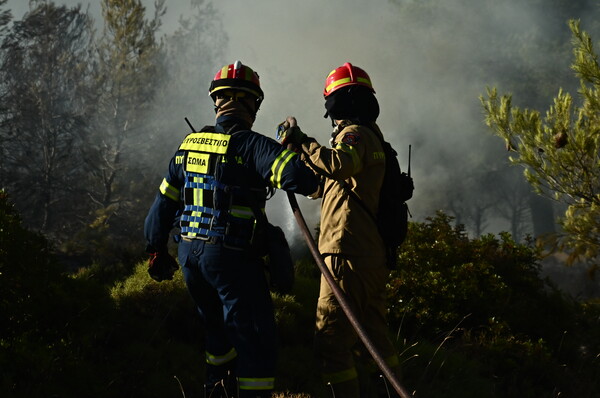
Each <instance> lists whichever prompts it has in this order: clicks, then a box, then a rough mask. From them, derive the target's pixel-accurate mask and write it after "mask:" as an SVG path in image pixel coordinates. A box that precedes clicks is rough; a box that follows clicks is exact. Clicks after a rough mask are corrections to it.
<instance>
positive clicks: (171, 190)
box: [159, 178, 179, 202]
mask: <svg viewBox="0 0 600 398" xmlns="http://www.w3.org/2000/svg"><path fill="white" fill-rule="evenodd" d="M159 190H160V193H162V194H163V195H165V196H166V197H167V198H169V199H171V200H174V201H175V202H179V189H177V188H175V187H174V186H173V185H171V184H169V183H168V182H167V179H166V178H163V180H162V183H161V184H160V188H159Z"/></svg>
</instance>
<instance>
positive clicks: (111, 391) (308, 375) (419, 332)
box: [0, 194, 600, 398]
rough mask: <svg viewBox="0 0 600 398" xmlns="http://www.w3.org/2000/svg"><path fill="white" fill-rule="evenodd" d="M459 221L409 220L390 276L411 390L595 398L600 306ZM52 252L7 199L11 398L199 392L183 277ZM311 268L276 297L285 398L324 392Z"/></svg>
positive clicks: (2, 354)
mask: <svg viewBox="0 0 600 398" xmlns="http://www.w3.org/2000/svg"><path fill="white" fill-rule="evenodd" d="M451 222H452V219H451V218H450V217H447V216H445V215H443V214H438V215H437V216H436V217H433V218H431V219H428V220H427V222H425V223H411V224H410V235H409V237H408V239H407V241H406V242H405V244H404V246H403V248H402V250H401V252H400V253H399V260H400V268H399V269H398V270H395V271H393V272H392V277H391V279H390V283H389V286H388V292H389V297H390V306H389V314H390V325H391V326H392V329H391V333H393V334H395V335H396V336H398V346H399V348H400V351H401V361H402V363H403V369H404V380H403V384H404V385H405V386H407V387H409V390H411V391H416V393H415V394H416V395H415V396H427V397H440V396H443V397H446V398H447V397H450V398H452V397H461V398H464V397H480V396H486V397H492V398H493V397H516V396H518V397H538V396H558V395H557V394H558V393H559V392H560V393H561V395H562V396H578V397H584V398H585V397H592V396H597V395H598V392H599V391H600V385H598V380H600V377H599V376H600V374H598V367H597V363H596V361H597V359H596V357H597V355H598V352H599V351H600V321H599V319H600V303H599V302H597V301H596V302H594V301H589V302H586V303H576V302H573V301H571V300H568V299H566V298H564V297H563V296H562V295H560V294H559V293H558V292H557V291H556V290H555V289H554V288H552V287H551V286H548V285H547V284H546V283H545V282H544V281H542V280H541V279H540V278H539V266H538V265H537V251H536V249H535V248H533V247H530V246H528V245H519V244H516V243H515V242H514V241H512V240H511V239H510V237H509V236H508V235H506V234H503V235H502V236H500V237H498V238H495V237H493V236H485V237H482V238H480V239H475V240H471V239H469V238H468V237H467V236H466V234H465V233H464V230H463V229H462V228H461V227H452V226H451ZM50 251H51V250H50V245H49V244H48V242H47V241H46V240H45V239H44V238H43V237H42V236H40V235H37V234H35V233H31V232H30V231H27V230H26V229H24V228H23V227H22V225H21V221H20V217H19V215H18V213H17V212H16V210H15V209H14V207H13V206H12V205H11V204H10V203H9V201H8V198H7V196H6V194H2V195H1V196H0V322H1V323H2V325H3V328H2V329H1V330H0V366H2V369H3V370H4V371H3V373H2V376H0V395H1V396H3V397H17V396H28V397H38V396H39V397H42V396H48V395H54V396H72V395H74V394H78V395H85V396H87V397H98V398H100V397H106V396H127V395H129V396H144V397H155V396H156V397H158V396H180V395H181V391H184V393H185V394H186V396H198V395H201V386H202V375H203V366H204V365H203V358H202V327H201V325H200V323H199V320H198V317H197V316H195V315H194V314H195V309H194V306H193V304H192V300H191V299H190V298H189V297H188V293H187V292H186V289H185V286H184V283H183V280H182V274H181V272H177V273H176V274H175V278H174V279H173V280H172V281H165V282H162V283H156V282H155V281H153V280H151V279H150V277H149V276H148V274H147V272H146V269H147V266H146V263H145V262H138V263H135V264H132V265H129V266H119V265H115V266H114V267H107V266H105V265H100V264H96V265H93V266H91V267H86V268H81V269H79V270H76V271H74V272H66V268H65V267H64V266H63V265H62V264H61V263H59V262H57V261H56V260H55V259H54V258H53V257H52V255H51V254H50ZM303 262H304V265H303V267H304V271H303V274H297V278H296V285H295V287H294V290H293V292H292V294H290V295H278V294H273V295H272V297H273V301H274V305H275V308H276V320H277V324H278V328H279V341H278V342H277V343H278V345H279V351H280V355H279V362H278V374H277V379H276V380H277V381H276V383H277V384H276V388H277V391H278V393H277V396H280V397H285V396H289V397H306V396H322V395H323V394H324V393H325V391H324V388H323V386H322V385H321V383H320V378H319V376H318V370H317V368H316V367H315V366H314V361H313V352H312V338H313V330H314V311H315V306H316V300H317V296H318V290H319V278H317V277H315V276H314V275H312V273H310V272H309V271H308V267H309V261H308V260H304V261H303ZM313 266H314V267H316V265H314V263H313ZM299 269H300V268H299ZM31 380H36V383H30V381H31Z"/></svg>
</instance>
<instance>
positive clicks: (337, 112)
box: [279, 63, 400, 398]
mask: <svg viewBox="0 0 600 398" xmlns="http://www.w3.org/2000/svg"><path fill="white" fill-rule="evenodd" d="M373 94H374V90H373V87H372V85H371V81H370V79H369V76H368V75H367V73H366V72H365V71H364V70H362V69H360V68H358V67H356V66H353V65H351V64H350V63H346V64H344V65H343V66H341V67H339V68H337V69H335V70H333V71H332V72H331V73H330V74H329V76H328V77H327V80H326V84H325V90H324V95H325V100H326V103H325V107H326V108H327V114H326V116H327V115H329V116H330V117H331V119H332V121H333V124H334V131H333V134H332V140H331V144H332V145H331V146H332V147H331V148H329V147H326V146H322V145H320V144H319V143H317V141H316V140H315V139H313V138H310V137H307V136H306V135H305V134H304V133H303V132H302V131H301V130H300V129H299V127H297V124H296V120H295V118H293V117H288V118H287V120H286V126H288V125H289V126H290V128H288V129H287V130H286V131H285V133H283V134H282V135H283V136H282V137H279V140H280V142H281V143H282V144H296V145H297V146H299V148H298V149H299V150H300V149H301V152H302V156H303V159H304V160H305V162H306V163H307V164H309V165H310V166H311V167H312V168H313V170H315V171H316V172H317V174H320V175H322V176H324V186H323V193H322V198H323V199H322V205H321V222H320V236H319V251H320V252H321V254H322V255H323V257H324V260H325V264H326V265H327V267H328V268H329V270H330V271H331V273H332V275H333V277H334V278H335V280H336V281H337V282H338V284H339V286H340V287H341V288H342V290H343V291H344V293H345V294H346V295H347V297H348V298H349V301H350V303H351V306H352V309H353V311H354V312H355V314H356V316H357V318H358V320H359V322H360V323H361V325H362V326H363V327H364V328H365V330H366V331H367V334H368V336H369V337H370V338H371V340H372V341H373V343H374V344H375V346H376V348H377V349H378V350H379V352H380V353H381V354H382V356H383V358H384V359H385V361H386V362H387V364H388V365H389V366H390V368H392V369H393V371H394V372H395V373H396V374H397V375H398V376H399V373H400V372H399V363H398V356H397V354H396V350H395V348H394V346H393V344H392V343H391V341H390V339H389V337H388V327H387V322H386V294H385V285H386V281H387V278H388V276H389V269H388V268H387V266H386V256H385V248H384V244H383V241H382V239H381V237H380V235H379V233H378V230H377V226H376V224H375V222H374V220H373V218H372V216H371V215H370V214H369V213H367V211H366V210H365V209H364V208H363V207H362V206H361V204H360V203H359V202H358V200H356V199H355V198H353V197H351V196H350V195H349V194H348V193H347V192H346V191H345V189H344V187H343V184H347V187H348V188H349V189H351V190H352V191H353V192H354V194H356V196H357V197H358V199H359V200H360V201H362V202H363V203H364V205H366V207H367V208H368V209H369V210H370V212H371V214H377V207H378V202H379V191H380V188H381V184H382V181H383V175H384V170H385V156H384V154H383V149H382V146H381V143H380V139H379V138H378V137H377V136H379V137H381V136H382V133H381V131H380V129H379V127H378V126H377V124H376V123H375V120H376V119H377V116H378V115H379V105H378V103H377V100H376V98H375V96H374V95H373ZM358 343H359V339H358V336H357V334H356V332H355V331H354V329H353V327H352V325H351V324H350V322H349V321H348V319H347V317H346V315H345V314H344V312H343V310H342V309H341V307H340V306H339V304H338V302H337V300H336V298H335V296H334V294H333V291H332V290H331V288H330V286H329V284H328V283H327V281H326V280H325V278H324V277H321V289H320V295H319V301H318V305H317V321H316V335H315V346H316V351H317V356H318V360H319V364H320V366H321V372H322V376H323V381H324V382H325V383H326V384H327V385H328V388H330V389H331V390H332V391H333V393H334V394H335V396H336V397H344V398H354V397H359V396H361V397H365V396H377V395H373V394H376V392H374V391H373V389H374V387H373V384H374V383H373V382H369V379H375V380H378V382H379V383H384V379H383V378H381V377H379V374H377V373H376V372H375V371H376V367H375V366H374V364H373V363H371V364H369V365H368V368H371V369H372V371H373V372H374V373H373V375H372V376H373V377H371V378H366V379H365V380H364V381H363V380H362V379H361V382H360V383H359V378H358V372H357V369H356V367H355V362H354V357H355V352H356V350H355V349H356V348H357V347H358V348H359V351H362V355H361V356H360V357H361V358H362V359H367V357H368V354H367V353H366V350H364V349H360V346H357V344H358ZM367 384H370V386H367ZM380 387H381V386H380ZM390 390H391V389H390ZM368 391H370V392H368ZM385 396H387V394H386V395H385Z"/></svg>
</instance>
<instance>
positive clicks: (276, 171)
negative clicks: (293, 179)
mask: <svg viewBox="0 0 600 398" xmlns="http://www.w3.org/2000/svg"><path fill="white" fill-rule="evenodd" d="M295 155H296V152H293V151H289V150H287V149H284V150H283V152H281V153H280V154H279V156H277V158H276V159H275V161H273V165H272V166H271V173H272V176H271V185H273V186H274V187H275V188H281V175H282V174H283V169H284V168H285V165H286V164H287V163H288V162H289V161H290V159H291V158H292V157H294V156H295Z"/></svg>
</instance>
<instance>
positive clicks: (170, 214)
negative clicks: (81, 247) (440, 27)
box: [144, 61, 318, 398]
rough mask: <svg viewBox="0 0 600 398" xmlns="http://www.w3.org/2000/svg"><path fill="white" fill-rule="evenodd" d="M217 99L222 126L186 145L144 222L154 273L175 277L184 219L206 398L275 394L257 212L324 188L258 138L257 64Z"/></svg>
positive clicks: (236, 70) (238, 66) (184, 257)
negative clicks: (276, 199) (289, 195)
mask: <svg viewBox="0 0 600 398" xmlns="http://www.w3.org/2000/svg"><path fill="white" fill-rule="evenodd" d="M209 94H210V96H211V97H212V99H213V101H214V103H215V112H216V124H215V126H206V127H204V128H202V129H201V130H200V131H199V132H194V133H191V134H189V135H188V136H187V137H186V138H185V139H184V140H183V142H182V143H181V145H180V146H179V149H178V150H177V152H176V153H175V155H174V156H173V158H172V159H171V161H170V164H169V171H168V174H167V175H166V177H165V178H164V179H163V181H162V184H161V185H160V189H159V190H160V192H159V193H158V194H157V195H156V199H155V200H154V203H153V204H152V207H151V208H150V210H149V213H148V216H147V217H146V221H145V226H144V233H145V237H146V240H147V242H148V252H149V253H150V260H149V269H148V272H149V273H150V275H151V276H152V277H153V278H154V279H155V280H157V281H161V280H164V279H172V277H173V273H174V272H175V270H176V269H177V268H178V265H177V263H176V261H175V259H173V257H171V256H170V255H169V253H168V251H167V242H168V239H169V234H170V231H171V229H172V227H173V225H174V223H176V220H177V219H179V227H180V237H181V238H180V243H179V248H178V257H179V264H180V265H181V268H182V271H183V275H184V279H185V282H186V285H187V288H188V290H189V292H190V295H191V296H192V298H193V300H194V302H195V303H196V305H197V306H198V311H199V313H200V315H201V318H202V321H203V325H204V328H205V350H206V353H205V354H206V382H205V396H206V397H209V396H210V397H221V396H223V397H225V396H227V397H238V396H239V397H241V398H246V397H252V398H259V397H267V396H269V397H270V394H271V391H272V389H273V385H274V380H275V378H274V376H275V375H274V373H275V360H276V343H275V341H276V333H275V320H274V315H273V305H272V302H271V297H270V293H269V288H268V283H267V281H266V278H265V273H264V265H263V263H262V260H261V256H262V255H264V254H265V253H264V249H263V248H264V246H265V242H264V240H265V236H264V231H263V229H264V225H262V224H264V223H261V222H260V220H261V217H262V215H260V214H258V213H259V212H264V207H265V203H266V200H267V195H268V192H269V190H272V189H274V188H277V189H283V190H286V191H292V192H296V193H299V194H302V195H310V194H312V193H314V192H315V191H317V185H318V181H317V177H316V176H315V175H314V173H313V172H312V171H311V170H310V169H308V168H307V167H306V166H305V165H304V164H303V163H302V161H300V160H299V158H298V156H296V153H294V152H292V151H289V150H287V149H283V148H282V147H281V145H279V144H278V143H277V142H276V141H275V140H272V139H271V138H268V137H265V136H263V135H260V134H258V133H256V132H254V131H251V127H252V124H253V122H254V120H255V117H256V112H257V111H258V109H259V107H260V104H261V101H262V99H263V91H262V89H261V88H260V83H259V79H258V75H257V74H256V73H255V72H254V71H253V70H252V69H251V68H250V67H248V66H246V65H243V64H242V63H241V62H240V61H236V62H235V63H233V64H230V65H226V66H224V67H223V68H222V69H220V70H219V71H218V72H217V74H216V76H215V78H214V80H213V81H212V83H211V85H210V89H209ZM257 216H258V217H257ZM263 218H264V217H263ZM261 242H262V243H261ZM236 380H237V386H236V382H235V381H236ZM236 389H237V390H238V391H232V390H236ZM236 394H238V395H236Z"/></svg>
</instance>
